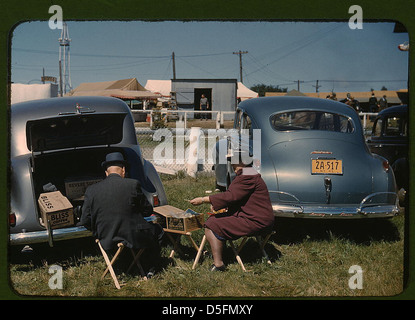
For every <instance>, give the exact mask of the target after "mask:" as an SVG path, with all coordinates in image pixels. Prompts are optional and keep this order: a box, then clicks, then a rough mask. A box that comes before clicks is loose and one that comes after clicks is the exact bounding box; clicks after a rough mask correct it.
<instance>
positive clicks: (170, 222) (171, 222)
mask: <svg viewBox="0 0 415 320" xmlns="http://www.w3.org/2000/svg"><path fill="white" fill-rule="evenodd" d="M153 210H154V212H155V213H156V214H157V215H158V216H159V218H158V222H159V223H160V225H161V226H162V227H163V228H164V229H166V230H167V231H179V232H183V233H186V232H191V231H194V230H197V229H200V228H202V227H203V224H204V222H205V219H204V215H203V214H200V213H197V212H195V211H193V210H191V209H187V210H182V209H179V208H176V207H173V206H170V205H164V206H159V207H154V209H153ZM185 212H189V213H191V214H192V216H191V217H180V215H183V214H184V213H185Z"/></svg>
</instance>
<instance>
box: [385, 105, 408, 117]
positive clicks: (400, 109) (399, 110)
mask: <svg viewBox="0 0 415 320" xmlns="http://www.w3.org/2000/svg"><path fill="white" fill-rule="evenodd" d="M407 112H408V106H407V105H406V104H402V105H399V106H392V107H388V108H386V109H383V110H382V111H380V112H379V113H378V116H384V115H388V114H391V113H407Z"/></svg>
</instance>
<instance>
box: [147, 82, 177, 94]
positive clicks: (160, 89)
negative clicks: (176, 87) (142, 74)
mask: <svg viewBox="0 0 415 320" xmlns="http://www.w3.org/2000/svg"><path fill="white" fill-rule="evenodd" d="M145 88H146V90H149V91H151V92H154V93H158V94H160V95H161V96H162V97H166V98H170V95H171V94H170V93H171V80H147V83H146V85H145Z"/></svg>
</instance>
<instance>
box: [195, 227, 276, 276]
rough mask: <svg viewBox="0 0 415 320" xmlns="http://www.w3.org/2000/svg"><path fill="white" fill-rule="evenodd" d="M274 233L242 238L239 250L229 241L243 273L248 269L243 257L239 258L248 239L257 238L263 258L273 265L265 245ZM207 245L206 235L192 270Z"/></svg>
mask: <svg viewBox="0 0 415 320" xmlns="http://www.w3.org/2000/svg"><path fill="white" fill-rule="evenodd" d="M274 233H275V231H270V232H268V233H261V234H257V235H250V236H245V237H243V238H242V241H241V243H240V244H239V246H238V247H237V248H236V247H235V244H234V243H233V241H231V240H228V241H229V244H230V246H231V248H232V250H233V253H234V254H235V258H236V261H238V263H239V264H240V266H241V267H242V270H243V271H246V269H245V266H244V264H243V262H242V259H241V257H240V256H239V252H241V250H242V248H243V247H244V246H245V244H246V242H247V241H248V239H249V238H250V237H255V238H256V240H257V242H258V244H259V247H260V250H261V253H262V256H263V257H264V258H266V259H267V262H268V263H269V264H271V260H270V259H269V257H268V254H267V253H266V251H265V245H266V244H267V242H268V240H269V238H270V237H271V236H272V235H273V234H274ZM205 243H206V236H205V235H204V236H203V238H202V242H201V243H200V247H199V250H198V251H197V254H196V258H195V261H194V262H193V266H192V269H194V268H196V265H197V264H198V262H199V259H200V256H201V255H202V252H203V247H204V246H205Z"/></svg>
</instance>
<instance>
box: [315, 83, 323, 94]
mask: <svg viewBox="0 0 415 320" xmlns="http://www.w3.org/2000/svg"><path fill="white" fill-rule="evenodd" d="M313 87H315V88H316V92H317V93H318V88H320V87H322V86H319V85H318V80H316V85H315V86H313Z"/></svg>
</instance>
